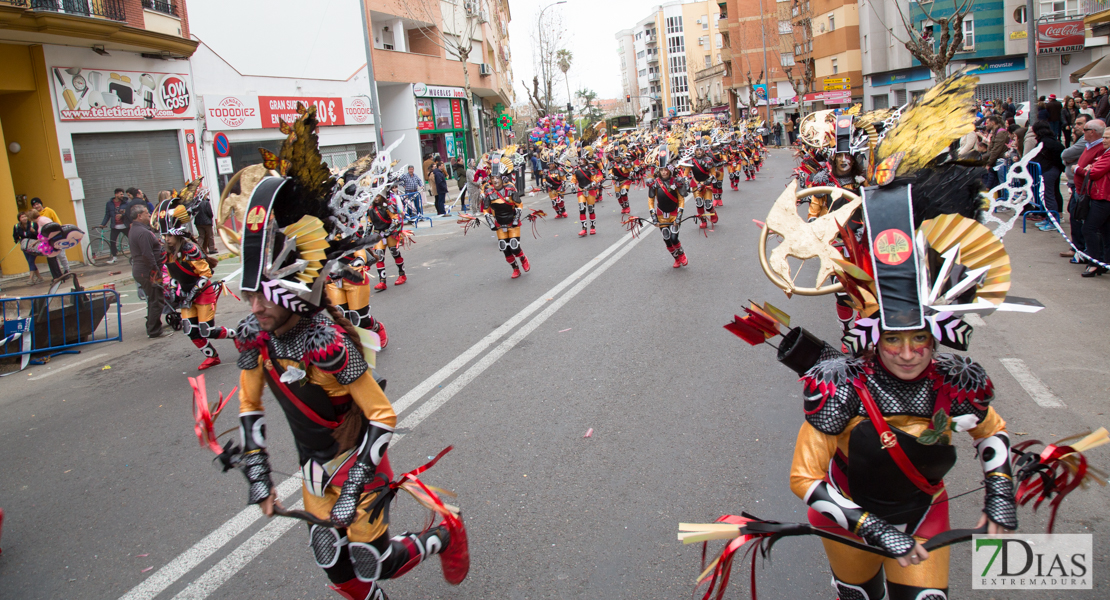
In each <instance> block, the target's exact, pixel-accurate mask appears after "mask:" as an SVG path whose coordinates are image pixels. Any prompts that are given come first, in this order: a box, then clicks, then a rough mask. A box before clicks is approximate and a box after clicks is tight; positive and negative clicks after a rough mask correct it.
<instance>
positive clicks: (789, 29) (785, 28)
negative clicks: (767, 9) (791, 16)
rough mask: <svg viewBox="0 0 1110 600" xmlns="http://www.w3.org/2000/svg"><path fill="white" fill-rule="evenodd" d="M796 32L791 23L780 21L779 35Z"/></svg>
mask: <svg viewBox="0 0 1110 600" xmlns="http://www.w3.org/2000/svg"><path fill="white" fill-rule="evenodd" d="M793 32H794V26H793V25H791V24H790V21H779V35H788V34H790V33H793Z"/></svg>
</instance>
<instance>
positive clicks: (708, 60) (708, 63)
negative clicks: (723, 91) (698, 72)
mask: <svg viewBox="0 0 1110 600" xmlns="http://www.w3.org/2000/svg"><path fill="white" fill-rule="evenodd" d="M712 66H713V57H712V56H710V55H709V54H706V55H705V68H706V69H708V68H709V67H712Z"/></svg>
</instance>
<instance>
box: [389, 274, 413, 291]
mask: <svg viewBox="0 0 1110 600" xmlns="http://www.w3.org/2000/svg"><path fill="white" fill-rule="evenodd" d="M408 280H409V276H408V275H399V276H398V277H397V281H394V282H393V285H405V282H406V281H408ZM382 289H385V288H384V287H383V288H382Z"/></svg>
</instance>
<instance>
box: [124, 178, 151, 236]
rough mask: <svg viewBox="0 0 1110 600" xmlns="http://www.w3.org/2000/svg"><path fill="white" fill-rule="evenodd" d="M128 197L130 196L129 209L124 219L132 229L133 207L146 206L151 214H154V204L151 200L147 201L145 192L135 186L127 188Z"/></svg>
mask: <svg viewBox="0 0 1110 600" xmlns="http://www.w3.org/2000/svg"><path fill="white" fill-rule="evenodd" d="M127 197H128V198H130V199H129V200H128V201H127V211H126V212H125V213H124V217H123V218H124V221H125V222H126V223H127V228H128V229H130V228H131V209H132V208H134V207H136V206H145V207H146V209H147V211H149V212H150V213H151V214H154V205H153V204H151V203H150V202H147V200H146V196H145V195H143V193H142V192H141V191H139V189H138V188H133V187H129V188H127Z"/></svg>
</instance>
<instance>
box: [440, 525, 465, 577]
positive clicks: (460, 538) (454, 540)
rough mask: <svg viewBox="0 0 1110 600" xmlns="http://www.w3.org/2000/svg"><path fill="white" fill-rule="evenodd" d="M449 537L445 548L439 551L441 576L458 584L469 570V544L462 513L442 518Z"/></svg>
mask: <svg viewBox="0 0 1110 600" xmlns="http://www.w3.org/2000/svg"><path fill="white" fill-rule="evenodd" d="M440 525H442V526H443V527H446V528H447V534H448V535H449V536H450V537H451V539H450V541H449V542H447V548H446V549H445V550H443V551H442V552H440V553H439V565H440V566H441V567H443V578H444V579H446V580H447V583H450V584H451V585H459V584H460V583H462V582H463V580H464V579H466V574H467V573H469V572H470V545H469V544H468V543H467V540H466V527H465V526H463V522H462V515H459V517H458V518H453V519H444V520H443V523H441V524H440Z"/></svg>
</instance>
